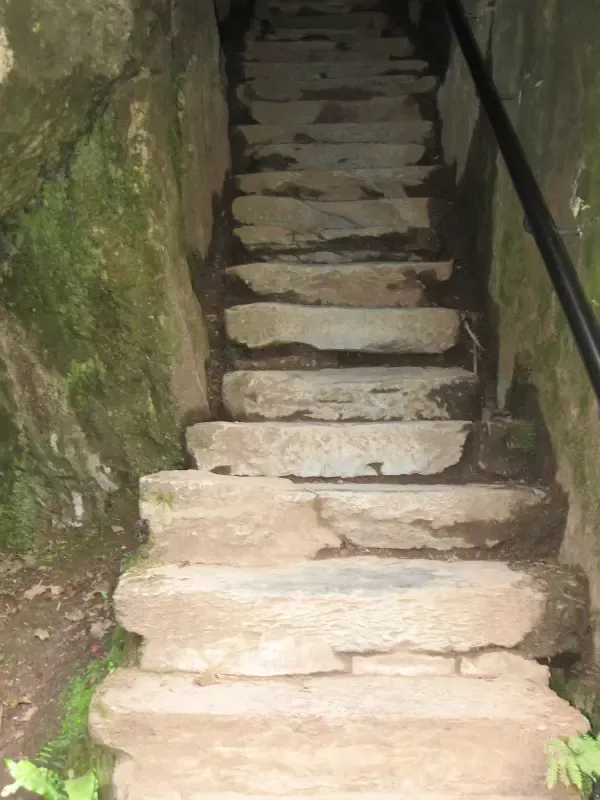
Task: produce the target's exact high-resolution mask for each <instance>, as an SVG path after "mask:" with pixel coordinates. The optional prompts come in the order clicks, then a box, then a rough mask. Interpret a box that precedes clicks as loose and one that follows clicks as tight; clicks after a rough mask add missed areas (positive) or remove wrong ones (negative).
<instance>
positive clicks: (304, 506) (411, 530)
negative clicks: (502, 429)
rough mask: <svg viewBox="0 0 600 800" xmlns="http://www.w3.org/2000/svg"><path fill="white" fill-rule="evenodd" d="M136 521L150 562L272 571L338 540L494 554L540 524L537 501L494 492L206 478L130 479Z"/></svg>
mask: <svg viewBox="0 0 600 800" xmlns="http://www.w3.org/2000/svg"><path fill="white" fill-rule="evenodd" d="M140 497H141V502H140V518H141V519H145V520H147V521H148V523H149V526H150V532H151V541H152V552H151V556H150V557H151V559H152V560H153V561H158V562H159V563H185V562H190V563H201V564H230V565H232V566H272V565H277V564H286V563H294V562H297V561H301V560H303V559H311V558H314V557H316V556H317V554H318V553H319V552H320V551H321V550H324V549H327V548H329V549H338V548H339V547H340V545H341V544H342V543H343V542H349V543H350V544H352V545H354V546H356V547H363V548H367V549H369V550H373V549H377V548H385V549H393V550H421V549H431V550H433V551H442V552H443V551H448V550H452V549H457V550H460V549H467V550H468V549H473V548H488V547H494V546H495V545H497V544H498V543H499V542H502V541H505V540H507V539H510V538H512V537H516V536H518V535H521V534H525V533H526V534H528V535H529V534H531V532H532V530H534V526H535V524H536V523H537V524H538V525H539V526H542V527H543V525H544V518H543V515H541V516H540V511H541V510H542V509H543V508H544V504H545V502H546V499H547V496H546V493H545V492H544V491H541V490H539V489H535V488H532V487H529V486H518V485H503V484H492V485H485V484H466V485H452V484H438V485H432V486H423V485H418V484H412V485H409V486H403V485H394V484H356V483H354V484H353V483H344V484H319V483H310V484H302V483H293V482H292V481H289V480H287V479H285V478H257V477H250V478H240V477H234V476H225V475H215V474H214V473H212V472H202V471H199V470H185V471H177V472H160V473H157V474H156V475H149V476H147V477H144V478H142V479H141V481H140Z"/></svg>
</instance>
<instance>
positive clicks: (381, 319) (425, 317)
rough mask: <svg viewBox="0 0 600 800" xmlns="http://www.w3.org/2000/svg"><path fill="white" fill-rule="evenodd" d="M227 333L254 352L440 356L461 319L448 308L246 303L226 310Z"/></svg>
mask: <svg viewBox="0 0 600 800" xmlns="http://www.w3.org/2000/svg"><path fill="white" fill-rule="evenodd" d="M225 320H226V326H227V335H228V336H229V338H230V339H231V340H232V341H234V342H237V343H238V344H243V345H246V346H247V347H250V348H253V349H257V348H263V347H271V346H276V345H284V344H306V345H310V346H311V347H315V348H316V349H317V350H338V351H340V350H341V351H350V352H367V353H443V352H445V351H446V350H449V349H450V348H451V347H453V346H454V345H455V344H456V343H457V342H458V337H459V331H460V315H459V313H458V312H457V311H455V310H454V309H447V308H335V307H332V306H328V307H314V306H298V305H293V304H289V305H288V304H286V303H250V304H248V305H241V306H235V307H234V308H229V309H227V311H226V312H225Z"/></svg>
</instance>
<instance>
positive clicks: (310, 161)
mask: <svg viewBox="0 0 600 800" xmlns="http://www.w3.org/2000/svg"><path fill="white" fill-rule="evenodd" d="M425 153H426V148H425V146H424V145H423V144H415V143H410V142H409V143H406V144H390V143H388V142H384V143H379V142H372V143H371V144H364V143H360V142H342V143H335V144H329V143H321V142H317V143H308V144H297V143H290V144H270V145H256V146H254V147H249V148H247V149H246V152H245V154H244V159H245V161H246V162H247V164H248V165H249V167H250V168H251V169H252V170H253V171H254V172H266V171H271V170H278V171H279V170H287V169H291V170H294V169H318V170H334V169H381V168H384V169H385V168H386V167H400V166H402V165H408V164H417V163H418V162H419V161H421V159H422V158H423V156H424V155H425ZM244 168H245V169H248V167H246V166H245V167H244Z"/></svg>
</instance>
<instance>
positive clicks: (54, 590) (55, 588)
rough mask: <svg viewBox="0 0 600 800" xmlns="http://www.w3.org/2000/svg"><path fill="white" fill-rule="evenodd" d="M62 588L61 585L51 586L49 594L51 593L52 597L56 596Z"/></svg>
mask: <svg viewBox="0 0 600 800" xmlns="http://www.w3.org/2000/svg"><path fill="white" fill-rule="evenodd" d="M62 590H63V587H62V586H51V587H50V594H51V595H52V597H58V595H59V594H60V593H61V592H62Z"/></svg>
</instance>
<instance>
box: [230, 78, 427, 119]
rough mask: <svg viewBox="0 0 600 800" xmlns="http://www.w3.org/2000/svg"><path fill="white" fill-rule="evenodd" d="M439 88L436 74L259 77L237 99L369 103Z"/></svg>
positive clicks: (248, 100) (247, 101)
mask: <svg viewBox="0 0 600 800" xmlns="http://www.w3.org/2000/svg"><path fill="white" fill-rule="evenodd" d="M436 87H437V78H435V77H434V76H433V75H426V76H424V77H418V76H414V75H391V76H390V75H387V76H386V75H376V76H374V77H373V76H370V77H366V78H323V79H322V80H320V81H312V80H309V81H298V80H285V79H282V78H273V79H271V80H267V79H266V78H256V79H255V80H253V81H248V82H246V83H243V84H241V85H240V86H239V87H238V89H237V90H236V95H237V98H238V100H240V101H241V102H242V103H246V104H249V103H255V102H257V101H261V100H262V101H265V100H268V101H271V102H277V103H290V102H301V101H308V100H330V101H341V100H368V99H370V98H373V97H398V96H402V95H405V94H424V93H426V92H432V91H433V90H434V89H435V88H436ZM284 113H285V112H284Z"/></svg>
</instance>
